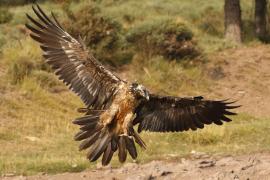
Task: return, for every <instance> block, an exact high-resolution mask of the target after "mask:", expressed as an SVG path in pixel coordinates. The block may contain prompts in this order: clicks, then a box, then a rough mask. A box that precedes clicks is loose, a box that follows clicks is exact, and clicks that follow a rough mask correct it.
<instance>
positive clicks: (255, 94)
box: [208, 45, 270, 117]
mask: <svg viewBox="0 0 270 180" xmlns="http://www.w3.org/2000/svg"><path fill="white" fill-rule="evenodd" d="M210 61H211V62H210V65H209V69H208V74H209V76H210V77H211V78H212V79H213V80H215V82H216V83H215V85H214V86H212V87H211V94H210V97H211V96H212V97H217V98H232V99H235V100H239V101H238V104H240V105H242V107H241V108H239V111H240V112H245V113H248V114H250V115H253V116H257V117H258V116H259V117H269V116H270V96H269V92H270V49H269V45H258V46H253V47H242V48H238V49H229V50H225V51H222V52H218V53H216V54H214V55H212V56H211V57H210Z"/></svg>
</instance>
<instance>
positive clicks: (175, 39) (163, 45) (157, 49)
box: [127, 18, 198, 59]
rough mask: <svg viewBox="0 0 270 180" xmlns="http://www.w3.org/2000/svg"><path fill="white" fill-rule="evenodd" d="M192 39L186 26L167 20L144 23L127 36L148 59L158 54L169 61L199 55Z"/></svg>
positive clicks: (191, 34)
mask: <svg viewBox="0 0 270 180" xmlns="http://www.w3.org/2000/svg"><path fill="white" fill-rule="evenodd" d="M192 38H193V33H192V32H191V30H190V29H189V28H188V27H187V26H186V25H185V24H183V23H179V22H176V21H175V20H173V19H167V18H166V19H158V20H154V21H153V20H151V21H146V22H143V23H142V24H141V25H138V26H137V27H135V28H133V29H131V30H130V32H129V33H128V34H127V41H128V42H129V43H131V44H132V45H133V46H134V47H136V49H137V50H139V51H140V52H141V53H143V54H144V55H146V56H147V57H151V56H153V55H156V54H157V55H162V56H164V57H166V58H169V59H180V58H183V57H186V56H191V57H193V56H196V55H198V50H197V48H196V44H195V43H194V41H193V40H192Z"/></svg>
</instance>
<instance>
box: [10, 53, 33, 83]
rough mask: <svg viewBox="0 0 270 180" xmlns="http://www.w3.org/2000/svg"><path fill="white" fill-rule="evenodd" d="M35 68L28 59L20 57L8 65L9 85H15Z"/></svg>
mask: <svg viewBox="0 0 270 180" xmlns="http://www.w3.org/2000/svg"><path fill="white" fill-rule="evenodd" d="M34 68H35V64H34V63H33V62H32V61H29V60H28V57H21V58H19V59H17V60H16V61H14V62H13V63H11V64H10V67H9V71H8V73H9V74H10V76H11V83H12V84H17V83H19V82H21V81H22V80H23V79H24V78H25V77H26V76H28V75H29V74H30V73H31V72H32V70H33V69H34Z"/></svg>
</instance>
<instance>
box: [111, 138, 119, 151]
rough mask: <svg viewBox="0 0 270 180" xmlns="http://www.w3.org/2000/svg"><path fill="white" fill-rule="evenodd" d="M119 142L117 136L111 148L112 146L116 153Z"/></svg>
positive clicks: (113, 139)
mask: <svg viewBox="0 0 270 180" xmlns="http://www.w3.org/2000/svg"><path fill="white" fill-rule="evenodd" d="M118 140H119V137H116V136H113V137H112V141H111V146H112V150H113V151H116V150H117V148H118V143H117V142H118Z"/></svg>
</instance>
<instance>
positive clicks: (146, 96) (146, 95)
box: [144, 91, 150, 101]
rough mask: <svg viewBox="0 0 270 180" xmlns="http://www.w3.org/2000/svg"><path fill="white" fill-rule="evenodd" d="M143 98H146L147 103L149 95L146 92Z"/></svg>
mask: <svg viewBox="0 0 270 180" xmlns="http://www.w3.org/2000/svg"><path fill="white" fill-rule="evenodd" d="M144 94H145V95H144V96H145V98H146V100H147V101H149V99H150V97H149V93H148V92H147V91H145V92H144Z"/></svg>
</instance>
